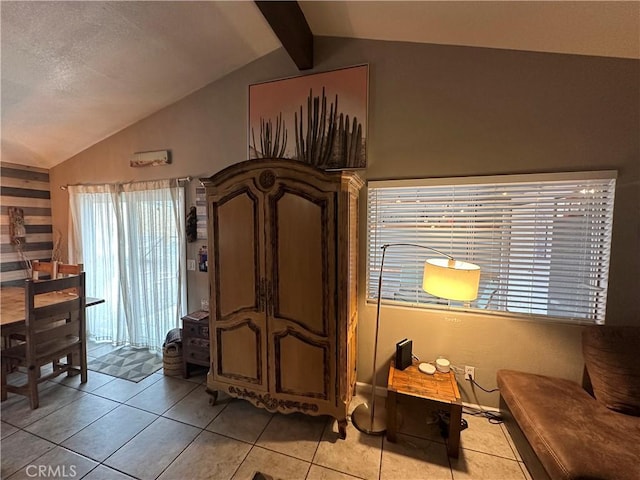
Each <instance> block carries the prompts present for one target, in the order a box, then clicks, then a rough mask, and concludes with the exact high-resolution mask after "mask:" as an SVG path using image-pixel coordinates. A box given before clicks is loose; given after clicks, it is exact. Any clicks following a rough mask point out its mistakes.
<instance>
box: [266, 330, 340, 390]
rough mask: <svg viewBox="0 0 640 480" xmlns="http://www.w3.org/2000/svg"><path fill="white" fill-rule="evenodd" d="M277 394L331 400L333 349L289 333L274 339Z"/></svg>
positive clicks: (278, 335) (281, 334)
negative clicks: (330, 362)
mask: <svg viewBox="0 0 640 480" xmlns="http://www.w3.org/2000/svg"><path fill="white" fill-rule="evenodd" d="M273 346H274V351H273V358H274V366H275V369H274V373H275V393H283V394H288V395H296V396H300V397H309V398H316V399H321V400H327V399H328V398H329V395H330V381H331V376H330V365H329V358H330V356H331V351H330V350H331V348H330V346H329V345H328V344H326V343H324V342H314V341H312V340H310V339H308V338H305V337H304V336H302V335H300V334H298V333H296V332H294V331H291V330H287V331H285V332H282V333H280V334H276V335H274V336H273Z"/></svg>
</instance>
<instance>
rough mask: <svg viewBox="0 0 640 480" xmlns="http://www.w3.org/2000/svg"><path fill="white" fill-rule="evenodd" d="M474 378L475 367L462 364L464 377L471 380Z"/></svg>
mask: <svg viewBox="0 0 640 480" xmlns="http://www.w3.org/2000/svg"><path fill="white" fill-rule="evenodd" d="M474 378H476V367H470V366H469V365H465V366H464V379H465V380H471V379H474Z"/></svg>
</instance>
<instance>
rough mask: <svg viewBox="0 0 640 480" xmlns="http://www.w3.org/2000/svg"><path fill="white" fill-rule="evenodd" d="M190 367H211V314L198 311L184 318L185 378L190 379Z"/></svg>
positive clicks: (183, 356) (183, 351)
mask: <svg viewBox="0 0 640 480" xmlns="http://www.w3.org/2000/svg"><path fill="white" fill-rule="evenodd" d="M189 365H201V366H203V367H210V362H209V312H206V311H204V310H198V311H197V312H192V313H190V314H188V315H185V316H184V317H182V367H183V377H184V378H189Z"/></svg>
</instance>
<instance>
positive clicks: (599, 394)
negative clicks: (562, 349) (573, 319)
mask: <svg viewBox="0 0 640 480" xmlns="http://www.w3.org/2000/svg"><path fill="white" fill-rule="evenodd" d="M638 345H640V327H618V326H604V325H594V326H590V327H587V328H585V329H584V330H583V332H582V350H583V355H584V361H585V365H586V367H587V372H588V373H589V379H590V380H591V385H592V386H593V394H594V395H595V397H596V398H597V399H598V401H599V402H602V404H603V405H605V406H606V407H607V408H610V409H612V410H615V411H618V412H622V413H626V414H628V415H636V416H640V361H639V360H638Z"/></svg>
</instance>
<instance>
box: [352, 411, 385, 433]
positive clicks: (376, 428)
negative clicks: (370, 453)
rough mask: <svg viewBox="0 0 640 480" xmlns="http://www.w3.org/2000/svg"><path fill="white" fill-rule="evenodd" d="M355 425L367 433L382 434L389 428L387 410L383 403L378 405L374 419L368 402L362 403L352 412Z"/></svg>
mask: <svg viewBox="0 0 640 480" xmlns="http://www.w3.org/2000/svg"><path fill="white" fill-rule="evenodd" d="M351 423H353V426H354V427H356V428H357V429H358V430H360V431H361V432H362V433H366V434H367V435H382V434H383V433H384V432H385V431H386V430H387V412H386V410H385V409H384V407H383V406H382V405H376V410H375V415H374V417H373V421H372V420H371V410H370V409H369V405H368V404H367V403H362V404H360V405H358V406H357V407H356V409H355V410H354V411H353V412H352V413H351Z"/></svg>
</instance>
